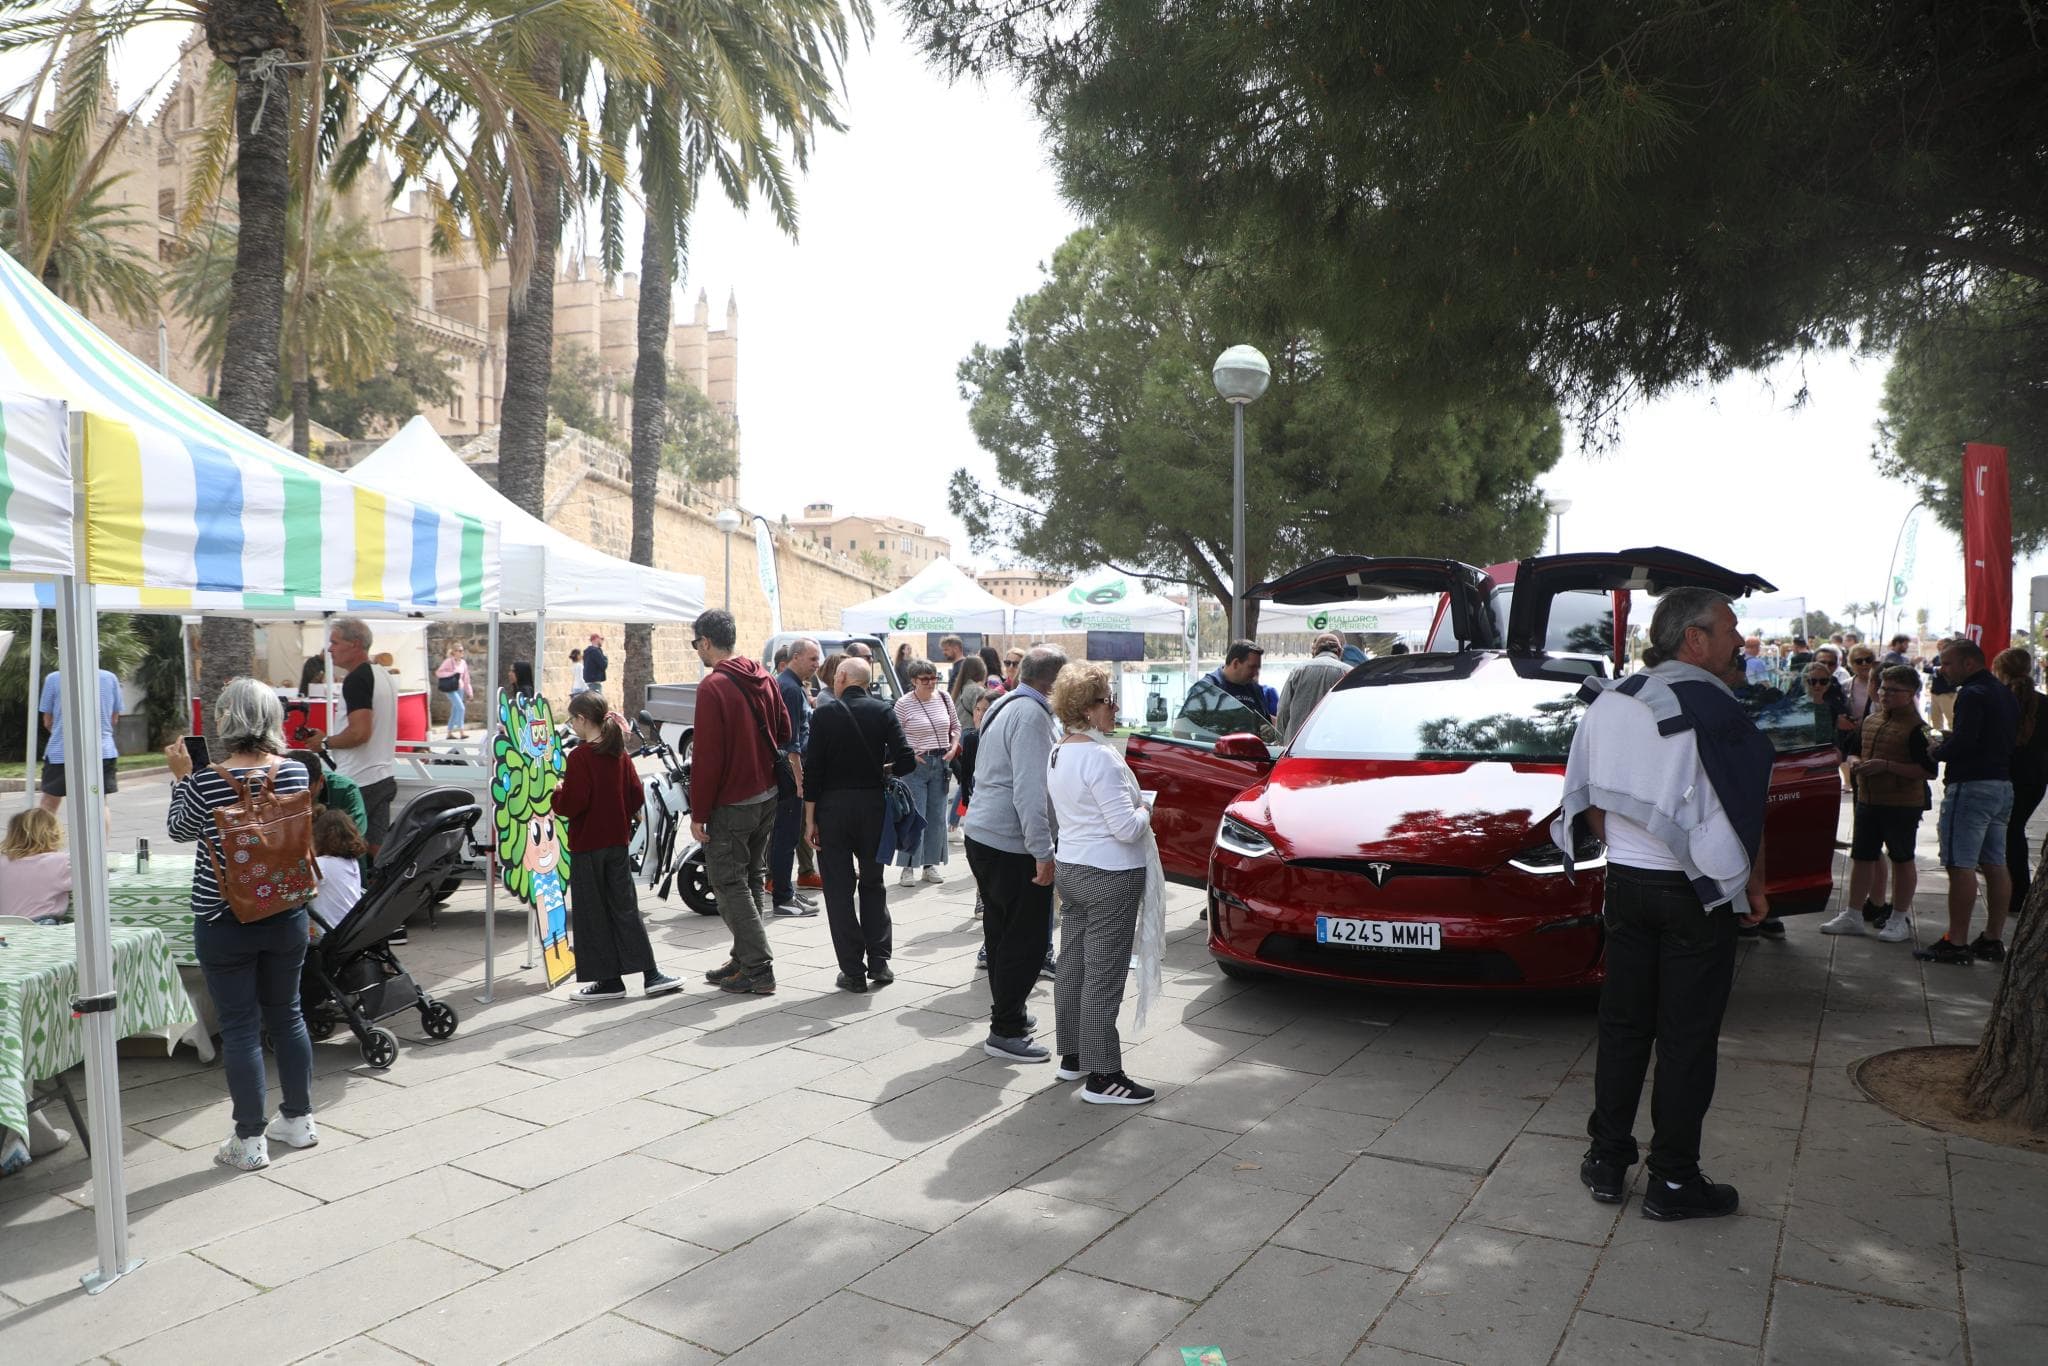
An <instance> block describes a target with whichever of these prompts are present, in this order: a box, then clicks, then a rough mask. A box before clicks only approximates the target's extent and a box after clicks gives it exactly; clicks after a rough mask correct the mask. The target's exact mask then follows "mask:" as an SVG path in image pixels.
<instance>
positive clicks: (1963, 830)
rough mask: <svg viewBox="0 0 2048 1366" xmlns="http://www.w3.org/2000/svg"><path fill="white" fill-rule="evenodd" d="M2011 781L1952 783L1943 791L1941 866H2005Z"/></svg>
mask: <svg viewBox="0 0 2048 1366" xmlns="http://www.w3.org/2000/svg"><path fill="white" fill-rule="evenodd" d="M2011 819H2012V784H2011V783H2009V782H2007V781H2006V780H2005V779H2003V778H1984V779H1979V780H1976V781H1973V782H1961V783H1950V784H1948V786H1946V787H1944V788H1943V789H1942V791H1941V824H1940V832H1941V866H1942V867H1944V868H2003V867H2004V866H2005V825H2006V822H2007V821H2009V820H2011Z"/></svg>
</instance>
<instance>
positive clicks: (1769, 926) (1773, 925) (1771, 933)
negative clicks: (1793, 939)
mask: <svg viewBox="0 0 2048 1366" xmlns="http://www.w3.org/2000/svg"><path fill="white" fill-rule="evenodd" d="M1756 929H1757V933H1758V934H1761V935H1762V936H1763V937H1764V938H1766V939H1783V938H1784V937H1785V922H1784V921H1782V920H1780V919H1778V918H1777V917H1776V916H1772V917H1770V918H1769V919H1767V920H1765V921H1764V923H1763V924H1761V925H1759V926H1757V927H1756Z"/></svg>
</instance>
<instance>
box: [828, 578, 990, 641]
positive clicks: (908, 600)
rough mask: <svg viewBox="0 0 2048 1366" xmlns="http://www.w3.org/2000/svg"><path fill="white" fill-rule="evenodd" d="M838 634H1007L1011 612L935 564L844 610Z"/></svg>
mask: <svg viewBox="0 0 2048 1366" xmlns="http://www.w3.org/2000/svg"><path fill="white" fill-rule="evenodd" d="M839 629H840V630H842V631H845V632H847V633H849V634H866V635H881V634H883V633H884V632H898V633H901V632H916V633H919V634H922V633H924V632H927V631H979V632H982V633H984V634H988V633H993V632H1004V631H1008V630H1009V629H1010V608H1009V605H1008V604H1007V603H1005V602H1004V601H1003V600H1002V599H1001V598H999V597H997V596H996V595H995V594H993V593H991V592H989V591H988V590H987V589H986V588H983V587H982V586H981V585H980V584H978V583H976V582H975V581H974V580H973V579H970V578H968V577H967V575H966V574H964V573H962V572H961V570H960V568H959V566H957V565H955V564H954V563H953V562H952V561H951V560H934V561H933V562H932V563H930V564H928V565H926V566H925V567H924V568H923V569H922V570H921V571H919V573H918V575H917V577H915V578H913V579H912V580H910V582H908V583H906V584H904V585H903V586H902V587H900V588H897V589H895V590H893V591H891V592H888V593H884V594H882V596H881V597H879V598H870V599H869V600H868V601H866V602H862V603H856V604H854V605H853V606H852V607H847V608H842V609H841V610H840V613H839Z"/></svg>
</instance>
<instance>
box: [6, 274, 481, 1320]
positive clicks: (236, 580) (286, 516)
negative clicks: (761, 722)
mask: <svg viewBox="0 0 2048 1366" xmlns="http://www.w3.org/2000/svg"><path fill="white" fill-rule="evenodd" d="M0 495H4V496H0V521H4V523H5V527H4V531H0V575H4V576H5V577H6V578H9V579H12V580H16V581H17V583H16V585H14V586H15V587H16V589H17V590H21V589H26V590H28V591H29V592H30V594H31V596H30V597H29V598H28V599H27V601H24V602H22V603H21V605H24V606H26V605H33V604H34V603H35V601H36V599H35V598H34V596H32V594H33V591H34V587H35V586H34V585H33V584H32V583H31V584H20V583H19V582H18V581H19V580H20V579H22V578H24V577H27V578H30V579H39V578H47V579H50V580H51V583H50V585H49V586H50V588H51V589H52V590H53V600H54V603H55V605H56V608H57V629H58V642H59V650H58V657H59V661H60V664H61V666H62V669H63V675H64V705H63V709H62V710H63V717H64V728H65V746H66V749H67V750H69V752H71V753H73V754H88V753H92V752H94V751H95V750H96V748H97V741H98V735H97V731H98V726H97V725H96V723H95V722H96V718H97V716H98V712H99V705H98V688H97V684H96V681H95V679H96V675H97V673H98V667H97V666H98V660H99V645H98V632H97V628H96V627H97V616H96V613H97V611H98V610H99V609H100V608H102V607H104V608H106V609H108V610H116V611H122V610H125V611H162V612H188V611H192V610H195V609H212V610H239V611H246V612H265V613H275V614H277V615H280V616H290V615H309V614H317V613H320V612H323V611H329V610H349V611H419V612H427V613H435V614H440V613H476V614H482V613H490V612H495V611H496V610H497V605H498V603H497V597H498V586H497V575H498V546H497V539H498V531H497V527H496V525H495V524H494V523H491V522H488V521H486V520H484V519H482V518H479V517H476V516H474V515H467V514H451V513H446V512H443V511H440V510H438V509H436V508H433V507H430V506H427V505H424V504H419V503H414V502H412V501H411V500H409V499H406V498H401V497H393V496H391V495H389V494H384V493H378V492H376V491H374V490H371V489H366V488H360V487H358V486H356V485H354V484H351V483H349V482H348V481H347V480H346V479H343V478H342V477H341V476H339V475H337V474H335V473H333V472H332V471H329V470H324V469H321V468H320V467H319V466H317V465H314V464H312V463H311V462H309V461H306V460H303V459H301V458H299V457H297V456H295V455H293V454H292V453H291V452H289V451H286V450H283V449H282V448H280V447H278V446H275V445H272V444H271V443H270V442H269V441H266V440H265V439H263V438H262V437H260V436H258V435H256V434H254V433H252V432H249V431H247V430H245V429H244V428H242V427H240V426H239V425H237V424H235V423H233V422H230V421H228V419H226V418H225V417H222V416H221V415H220V414H219V413H216V412H214V411H213V410H212V409H210V408H208V407H207V406H206V405H205V404H203V403H200V402H199V401H198V400H196V399H194V398H192V397H191V396H190V395H188V394H186V393H184V392H183V391H181V390H179V389H178V388H176V387H175V386H174V385H172V384H171V383H170V382H169V381H168V380H165V379H164V378H163V377H161V376H159V375H158V374H156V373H155V372H154V371H152V370H150V369H149V368H148V367H147V366H145V365H143V364H142V363H141V362H140V361H138V360H136V359H135V358H134V357H133V356H131V355H129V354H128V353H127V352H126V351H125V350H123V349H122V348H121V347H119V346H117V345H116V344H115V343H114V342H113V341H112V340H111V339H110V338H108V337H107V336H106V335H105V334H104V333H102V332H101V331H100V330H99V329H98V328H95V327H94V326H92V324H90V323H88V322H87V321H86V320H85V319H84V318H82V317H80V316H79V315H78V314H77V313H75V312H73V311H72V310H71V309H69V308H68V307H66V306H65V305H64V304H63V303H61V302H60V301H58V300H57V299H56V297H55V296H53V295H51V294H50V293H49V292H48V291H46V290H45V289H44V288H43V287H42V285H41V283H40V282H38V281H37V280H35V279H34V278H33V277H32V276H31V275H30V274H29V273H28V272H27V271H26V270H25V269H23V268H22V266H21V265H20V264H19V263H18V262H17V261H15V260H14V259H13V258H12V257H11V256H9V255H7V254H6V253H4V252H0ZM102 592H103V593H104V598H103V599H100V600H96V593H102ZM72 768H73V769H74V772H73V773H72V774H71V781H70V782H69V783H68V784H67V786H68V787H69V795H68V796H67V798H66V807H65V816H66V824H67V826H68V827H69V830H70V839H69V840H68V843H69V845H70V849H71V875H72V889H73V891H72V905H73V907H74V912H75V920H76V923H77V927H78V969H77V980H78V984H79V990H80V995H81V1000H82V1002H85V1003H88V1004H86V1005H84V1007H83V1009H82V1013H81V1016H80V1018H81V1020H82V1021H83V1026H82V1027H83V1028H84V1031H85V1038H86V1050H85V1058H86V1063H85V1069H86V1087H87V1092H88V1120H89V1127H90V1129H91V1149H92V1174H93V1180H92V1186H93V1210H94V1230H95V1235H96V1240H97V1243H98V1253H99V1265H98V1269H97V1270H96V1271H95V1272H94V1273H93V1274H92V1275H90V1276H88V1277H86V1285H87V1288H88V1289H91V1290H101V1289H105V1288H106V1287H107V1286H108V1285H111V1284H112V1283H113V1282H114V1281H115V1280H117V1279H118V1278H119V1277H120V1276H122V1275H123V1274H125V1273H126V1272H127V1271H128V1270H129V1269H131V1267H132V1265H133V1263H132V1262H131V1261H130V1260H129V1256H128V1201H127V1188H126V1181H125V1178H124V1175H123V1172H122V1167H121V1156H122V1146H123V1145H122V1128H121V1102H120V1094H121V1093H120V1081H119V1076H118V1072H117V1064H116V1061H115V1054H114V1042H115V1040H114V1015H113V1014H112V1013H111V1012H110V1011H108V1010H106V1009H103V1008H98V1007H96V1006H94V1005H92V1004H89V1003H93V1002H99V1001H108V1002H110V1001H112V1000H113V999H114V990H115V983H114V975H113V966H112V951H111V937H112V936H111V933H110V930H109V921H108V910H107V851H106V840H105V833H104V827H103V825H102V813H103V811H104V808H105V799H106V796H105V793H104V792H103V791H102V787H101V780H100V777H99V774H98V772H97V770H96V769H95V767H94V766H93V765H91V764H78V765H73V766H72Z"/></svg>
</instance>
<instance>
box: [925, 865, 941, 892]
mask: <svg viewBox="0 0 2048 1366" xmlns="http://www.w3.org/2000/svg"><path fill="white" fill-rule="evenodd" d="M924 880H925V881H926V882H928V883H930V884H931V885H932V886H934V887H936V886H938V885H939V884H940V883H941V882H944V881H945V880H946V875H945V874H944V873H942V872H940V871H939V865H938V864H936V863H927V864H926V865H925V867H924Z"/></svg>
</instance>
